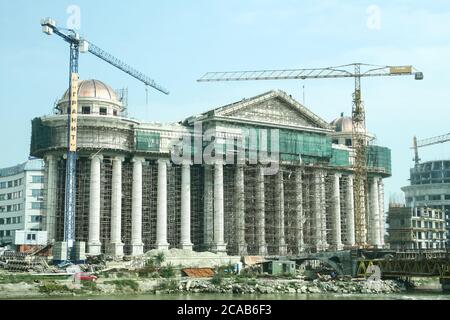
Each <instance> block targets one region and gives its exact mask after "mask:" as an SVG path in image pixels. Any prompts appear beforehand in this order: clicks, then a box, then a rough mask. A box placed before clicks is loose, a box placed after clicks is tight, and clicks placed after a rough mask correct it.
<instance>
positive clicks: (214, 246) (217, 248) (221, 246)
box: [211, 243, 227, 253]
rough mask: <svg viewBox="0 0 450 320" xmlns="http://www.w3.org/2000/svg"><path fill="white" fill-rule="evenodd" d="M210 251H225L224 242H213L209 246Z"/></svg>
mask: <svg viewBox="0 0 450 320" xmlns="http://www.w3.org/2000/svg"><path fill="white" fill-rule="evenodd" d="M211 252H214V253H227V245H226V243H213V244H212V246H211Z"/></svg>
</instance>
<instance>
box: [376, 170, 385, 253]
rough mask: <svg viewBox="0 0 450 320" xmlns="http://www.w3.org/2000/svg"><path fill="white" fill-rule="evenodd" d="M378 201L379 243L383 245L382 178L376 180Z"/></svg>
mask: <svg viewBox="0 0 450 320" xmlns="http://www.w3.org/2000/svg"><path fill="white" fill-rule="evenodd" d="M378 201H379V209H380V244H381V246H382V247H383V246H384V232H385V223H386V218H385V215H384V183H383V179H382V178H379V180H378Z"/></svg>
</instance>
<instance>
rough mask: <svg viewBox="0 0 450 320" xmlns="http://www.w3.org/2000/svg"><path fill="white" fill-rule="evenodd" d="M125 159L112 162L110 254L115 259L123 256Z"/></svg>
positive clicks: (119, 158) (120, 158) (115, 159)
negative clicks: (123, 169)
mask: <svg viewBox="0 0 450 320" xmlns="http://www.w3.org/2000/svg"><path fill="white" fill-rule="evenodd" d="M123 160H124V158H123V157H115V158H114V159H113V160H112V183H111V184H112V186H111V243H110V245H109V250H108V251H109V254H111V255H112V256H115V257H121V256H123V243H122V162H123Z"/></svg>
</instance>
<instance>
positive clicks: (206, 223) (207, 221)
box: [203, 164, 214, 250]
mask: <svg viewBox="0 0 450 320" xmlns="http://www.w3.org/2000/svg"><path fill="white" fill-rule="evenodd" d="M203 170H204V189H203V208H204V209H203V211H204V215H203V241H204V243H203V246H204V249H205V250H210V249H211V246H212V243H213V233H214V228H213V223H214V217H213V189H214V188H213V176H212V166H210V165H207V164H205V165H204V166H203Z"/></svg>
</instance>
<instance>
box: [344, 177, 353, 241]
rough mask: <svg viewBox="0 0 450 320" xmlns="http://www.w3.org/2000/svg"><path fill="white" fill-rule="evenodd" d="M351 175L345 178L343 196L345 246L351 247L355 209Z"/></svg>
mask: <svg viewBox="0 0 450 320" xmlns="http://www.w3.org/2000/svg"><path fill="white" fill-rule="evenodd" d="M353 193H354V190H353V175H348V177H347V192H346V194H345V209H346V217H347V221H346V222H347V223H346V234H347V235H346V238H347V241H346V243H345V244H346V245H347V246H349V247H353V246H354V245H355V207H354V197H353Z"/></svg>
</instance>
